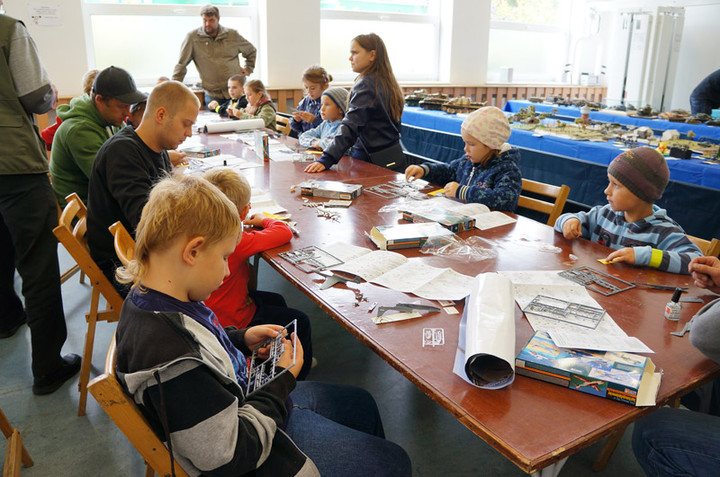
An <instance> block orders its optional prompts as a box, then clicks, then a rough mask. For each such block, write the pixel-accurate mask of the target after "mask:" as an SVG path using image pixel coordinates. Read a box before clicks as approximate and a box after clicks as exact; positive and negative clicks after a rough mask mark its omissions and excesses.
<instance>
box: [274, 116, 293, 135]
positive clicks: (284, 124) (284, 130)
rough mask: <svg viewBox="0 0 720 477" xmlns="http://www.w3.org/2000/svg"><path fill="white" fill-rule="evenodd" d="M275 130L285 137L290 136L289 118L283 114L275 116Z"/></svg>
mask: <svg viewBox="0 0 720 477" xmlns="http://www.w3.org/2000/svg"><path fill="white" fill-rule="evenodd" d="M275 130H276V131H277V132H279V133H280V134H282V135H283V136H287V135H288V134H290V118H289V117H288V116H285V115H283V114H276V115H275Z"/></svg>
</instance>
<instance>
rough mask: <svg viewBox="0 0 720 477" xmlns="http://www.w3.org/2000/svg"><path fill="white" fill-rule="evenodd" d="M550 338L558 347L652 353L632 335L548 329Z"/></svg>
mask: <svg viewBox="0 0 720 477" xmlns="http://www.w3.org/2000/svg"><path fill="white" fill-rule="evenodd" d="M548 334H549V335H550V338H552V340H553V342H554V343H555V345H556V346H558V347H560V348H575V349H589V350H596V351H624V352H627V353H654V351H653V350H651V349H650V348H648V347H647V346H646V345H645V343H643V342H642V341H640V340H639V339H637V338H635V337H633V336H627V337H625V338H622V337H617V336H606V335H602V334H599V333H586V332H582V331H580V332H572V331H561V330H552V331H548Z"/></svg>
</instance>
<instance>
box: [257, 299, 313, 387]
mask: <svg viewBox="0 0 720 477" xmlns="http://www.w3.org/2000/svg"><path fill="white" fill-rule="evenodd" d="M248 294H249V295H250V298H252V299H253V301H254V302H255V305H257V311H256V312H255V316H253V319H252V320H251V321H250V325H249V326H257V325H280V326H287V325H288V324H289V323H291V322H292V321H293V320H297V337H298V339H299V340H300V344H301V345H302V348H303V356H304V360H305V361H304V362H303V366H302V368H301V369H300V374H299V375H298V379H305V378H306V377H307V375H308V373H309V372H310V367H311V366H312V357H313V350H312V336H311V330H310V318H309V317H308V316H307V315H306V314H305V313H303V312H302V311H300V310H295V309H294V308H288V306H287V303H285V298H283V297H282V295H279V294H277V293H272V292H266V291H258V290H251V291H250V292H249V293H248Z"/></svg>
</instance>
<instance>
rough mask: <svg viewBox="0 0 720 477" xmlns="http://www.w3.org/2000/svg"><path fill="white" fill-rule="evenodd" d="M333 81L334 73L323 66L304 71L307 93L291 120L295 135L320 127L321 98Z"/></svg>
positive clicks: (304, 84)
mask: <svg viewBox="0 0 720 477" xmlns="http://www.w3.org/2000/svg"><path fill="white" fill-rule="evenodd" d="M331 81H332V75H331V74H330V73H328V72H327V71H326V70H325V68H323V67H322V66H318V65H313V66H310V67H309V68H307V69H306V70H305V71H304V72H303V76H302V82H303V86H304V87H305V91H306V92H307V95H306V96H305V97H304V98H303V99H301V100H300V102H299V103H298V106H297V110H296V111H295V112H293V117H292V119H291V120H290V129H292V131H293V132H294V133H295V136H294V137H298V136H299V135H300V134H302V133H304V132H306V131H309V130H310V129H313V128H316V127H318V126H319V125H320V123H321V122H322V118H321V117H320V106H321V104H320V98H321V95H322V94H323V92H324V91H325V90H326V89H327V88H328V85H329V83H330V82H331Z"/></svg>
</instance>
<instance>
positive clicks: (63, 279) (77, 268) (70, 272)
mask: <svg viewBox="0 0 720 477" xmlns="http://www.w3.org/2000/svg"><path fill="white" fill-rule="evenodd" d="M74 197H77V194H76V193H74V192H73V193H72V194H70V195H69V196H67V197H65V201H66V202H70V201H71V200H72V199H73V198H74ZM80 203H81V204H82V201H80ZM57 209H58V222H59V221H60V216H61V215H62V209H61V208H60V204H58V206H57ZM85 215H87V210H85V204H83V207H82V209H81V210H80V211H79V212H78V217H80V216H82V217H85ZM77 272H80V283H85V274H84V273H83V272H82V270H80V266H79V265H78V264H77V263H76V264H75V265H73V266H71V267H70V268H68V269H67V270H65V271H64V272H62V273H61V274H60V284H61V285H62V284H63V283H65V282H66V281H68V280H69V279H70V278H71V277H72V276H73V275H75V274H76V273H77Z"/></svg>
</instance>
